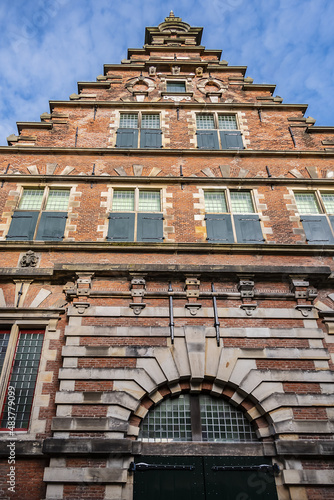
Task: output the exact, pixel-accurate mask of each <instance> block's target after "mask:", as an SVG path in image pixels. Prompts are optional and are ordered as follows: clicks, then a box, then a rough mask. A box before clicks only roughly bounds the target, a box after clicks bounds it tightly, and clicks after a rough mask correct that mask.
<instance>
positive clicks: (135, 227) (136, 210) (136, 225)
mask: <svg viewBox="0 0 334 500" xmlns="http://www.w3.org/2000/svg"><path fill="white" fill-rule="evenodd" d="M110 189H111V194H110V206H109V209H108V214H109V215H108V219H111V218H112V217H111V216H112V214H124V215H125V214H133V219H134V221H133V239H131V240H112V239H111V237H110V236H109V232H110V220H109V224H108V234H107V241H109V242H115V241H120V242H121V241H123V242H124V241H125V242H126V241H131V242H140V243H143V242H144V241H143V240H142V239H139V235H140V232H139V231H140V228H139V226H140V221H141V219H142V218H143V217H144V214H147V215H148V214H156V215H157V218H159V216H161V221H162V228H161V232H162V237H161V238H158V240H159V241H160V240H161V242H163V240H164V239H165V237H164V213H163V197H162V194H163V193H162V188H155V189H154V188H151V189H149V188H147V187H138V186H135V187H133V188H132V187H131V188H129V187H128V186H126V187H125V186H121V187H116V188H115V187H111V188H110ZM116 191H117V192H119V191H131V192H134V198H133V210H118V209H116V210H114V209H113V205H114V194H115V192H116ZM141 192H158V193H159V201H160V210H140V209H139V197H140V193H141ZM141 214H143V215H141ZM154 242H156V241H154Z"/></svg>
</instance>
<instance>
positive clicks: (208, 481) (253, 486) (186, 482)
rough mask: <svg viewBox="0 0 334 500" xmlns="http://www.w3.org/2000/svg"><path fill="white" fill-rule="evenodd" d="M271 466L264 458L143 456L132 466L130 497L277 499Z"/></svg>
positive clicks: (146, 499) (143, 499) (137, 499)
mask: <svg viewBox="0 0 334 500" xmlns="http://www.w3.org/2000/svg"><path fill="white" fill-rule="evenodd" d="M141 464H142V465H141ZM144 464H146V465H144ZM271 466H272V463H271V460H270V459H268V458H264V457H161V456H155V457H153V456H145V457H144V456H143V457H140V458H138V459H136V464H135V466H134V469H135V470H134V497H133V499H134V500H213V499H215V500H269V499H270V500H277V493H276V486H275V477H274V474H273V472H272V467H271Z"/></svg>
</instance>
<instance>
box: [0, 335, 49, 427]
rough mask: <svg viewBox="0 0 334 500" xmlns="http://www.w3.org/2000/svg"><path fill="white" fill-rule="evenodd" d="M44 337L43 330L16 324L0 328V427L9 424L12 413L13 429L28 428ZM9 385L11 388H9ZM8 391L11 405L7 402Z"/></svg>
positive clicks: (11, 422)
mask: <svg viewBox="0 0 334 500" xmlns="http://www.w3.org/2000/svg"><path fill="white" fill-rule="evenodd" d="M43 338H44V332H43V331H35V330H22V331H19V329H18V327H17V326H16V325H14V326H13V327H12V329H11V331H2V332H0V386H1V389H2V390H1V397H0V402H1V404H0V406H1V408H2V411H1V424H0V427H1V429H2V430H8V429H9V428H10V427H11V425H12V424H13V423H14V422H13V416H14V415H15V425H14V428H15V429H17V430H19V429H27V428H28V426H29V420H30V413H31V408H32V403H33V398H34V392H35V385H36V379H37V374H38V367H39V361H40V357H41V352H42V346H43ZM9 388H13V390H10V391H9ZM9 394H10V398H9V399H10V400H11V402H13V403H14V404H13V405H11V404H9V405H8V395H9ZM8 408H10V410H8Z"/></svg>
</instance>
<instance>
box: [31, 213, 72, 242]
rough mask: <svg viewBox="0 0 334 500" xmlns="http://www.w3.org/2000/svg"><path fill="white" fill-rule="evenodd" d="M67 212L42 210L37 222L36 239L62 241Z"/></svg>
mask: <svg viewBox="0 0 334 500" xmlns="http://www.w3.org/2000/svg"><path fill="white" fill-rule="evenodd" d="M66 219H67V212H43V213H42V215H41V219H40V221H39V224H38V229H37V234H36V240H42V241H62V240H63V238H64V231H65V226H66Z"/></svg>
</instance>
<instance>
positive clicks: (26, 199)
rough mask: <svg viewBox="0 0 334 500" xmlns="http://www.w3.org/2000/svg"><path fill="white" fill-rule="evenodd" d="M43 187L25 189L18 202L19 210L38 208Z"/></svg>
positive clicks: (40, 203)
mask: <svg viewBox="0 0 334 500" xmlns="http://www.w3.org/2000/svg"><path fill="white" fill-rule="evenodd" d="M43 194H44V189H25V190H24V191H23V195H22V198H21V201H20V204H19V209H20V210H40V208H41V205H42V199H43Z"/></svg>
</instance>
